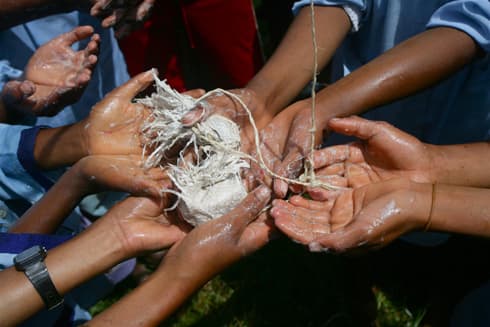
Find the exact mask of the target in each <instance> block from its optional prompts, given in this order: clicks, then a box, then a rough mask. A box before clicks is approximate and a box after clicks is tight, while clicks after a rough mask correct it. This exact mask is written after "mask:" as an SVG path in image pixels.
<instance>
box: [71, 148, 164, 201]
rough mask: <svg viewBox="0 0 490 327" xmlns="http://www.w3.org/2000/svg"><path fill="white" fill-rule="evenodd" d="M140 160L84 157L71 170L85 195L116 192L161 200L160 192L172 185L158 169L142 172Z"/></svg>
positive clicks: (135, 157)
mask: <svg viewBox="0 0 490 327" xmlns="http://www.w3.org/2000/svg"><path fill="white" fill-rule="evenodd" d="M140 159H141V156H135V155H129V156H117V155H95V156H88V157H84V158H83V159H81V160H80V161H78V162H77V163H76V164H75V166H73V167H72V168H71V169H73V170H74V171H76V172H77V176H79V177H80V178H81V179H83V181H85V184H86V185H87V190H86V193H87V194H89V193H96V192H100V191H104V190H115V191H123V192H128V193H131V194H132V195H137V196H138V195H139V196H150V197H152V198H155V199H158V198H161V197H162V193H161V190H162V189H164V188H170V187H171V185H172V183H171V182H170V180H169V179H168V178H167V174H166V172H165V171H163V170H162V169H160V168H153V169H149V170H145V169H143V168H142V165H141V161H140Z"/></svg>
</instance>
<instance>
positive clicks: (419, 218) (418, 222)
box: [271, 179, 431, 252]
mask: <svg viewBox="0 0 490 327" xmlns="http://www.w3.org/2000/svg"><path fill="white" fill-rule="evenodd" d="M330 192H331V193H330V194H329V198H328V200H326V201H308V200H304V199H303V200H300V201H298V200H294V201H291V203H290V204H287V203H285V202H284V201H281V202H280V203H276V201H275V202H274V208H273V209H272V210H271V215H272V217H274V219H275V223H276V226H277V227H278V228H279V229H280V230H281V231H283V232H284V233H285V234H286V235H288V236H289V237H291V238H293V239H295V240H297V241H298V242H301V243H302V244H305V245H307V246H309V248H310V250H311V251H327V250H328V251H334V252H345V251H359V250H365V249H372V248H379V247H382V246H385V245H387V244H389V243H390V242H392V241H393V240H395V239H396V238H398V237H399V236H401V235H403V234H405V233H407V232H410V231H413V230H416V229H421V228H423V227H424V226H425V224H426V221H427V219H428V215H429V212H430V205H431V203H430V202H431V187H430V184H417V183H414V182H411V181H409V180H407V179H392V180H389V181H385V182H381V183H375V184H369V185H366V186H363V187H360V188H358V189H355V190H347V191H330ZM277 202H279V201H277ZM294 210H295V211H294ZM291 212H296V216H293V215H292V214H291ZM322 217H323V218H322ZM293 218H294V219H293Z"/></svg>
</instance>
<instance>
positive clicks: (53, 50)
mask: <svg viewBox="0 0 490 327" xmlns="http://www.w3.org/2000/svg"><path fill="white" fill-rule="evenodd" d="M93 32H94V30H93V28H92V27H91V26H81V27H77V28H75V29H73V30H72V31H71V32H68V33H65V34H62V35H60V36H58V37H56V38H54V39H53V40H51V41H49V42H48V43H46V44H44V45H43V46H41V47H40V48H39V49H38V50H37V51H36V52H35V53H34V55H33V56H32V57H31V59H30V60H29V62H28V63H27V66H26V68H25V71H24V78H25V80H24V81H11V82H9V83H7V84H6V85H5V87H4V89H3V90H2V100H3V102H4V103H5V105H6V106H7V107H11V108H13V109H15V110H18V111H21V112H23V113H26V114H34V115H36V116H53V115H56V114H57V113H58V112H59V111H60V110H62V109H63V108H64V107H65V106H67V105H69V104H71V103H74V102H76V101H78V99H79V98H80V96H81V95H82V94H83V91H84V89H85V87H86V86H87V84H88V82H89V81H90V77H91V74H92V70H93V69H94V67H95V64H96V62H97V53H98V49H99V42H100V37H99V35H97V34H95V35H92V34H93ZM90 35H92V38H91V40H90V42H89V43H88V45H87V46H86V47H85V49H83V50H80V51H77V52H75V51H74V50H73V49H72V48H71V46H72V45H73V44H74V43H76V42H79V41H81V40H83V39H86V38H88V37H89V36H90Z"/></svg>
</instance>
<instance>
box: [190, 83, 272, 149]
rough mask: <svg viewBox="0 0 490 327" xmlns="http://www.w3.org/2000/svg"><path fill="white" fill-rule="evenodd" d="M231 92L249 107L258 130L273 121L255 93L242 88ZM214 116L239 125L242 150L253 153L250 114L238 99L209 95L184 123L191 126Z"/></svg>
mask: <svg viewBox="0 0 490 327" xmlns="http://www.w3.org/2000/svg"><path fill="white" fill-rule="evenodd" d="M229 92H230V93H232V94H234V95H235V96H237V97H238V98H239V99H240V100H241V101H242V102H243V104H245V105H246V106H247V108H248V109H249V111H250V114H251V115H252V117H253V119H254V122H255V125H256V127H257V130H260V129H262V128H263V127H265V126H266V125H267V124H268V123H269V122H270V121H271V119H272V115H271V114H270V113H268V112H267V111H266V110H265V106H264V103H263V101H262V99H261V98H259V97H258V96H257V95H256V93H255V92H254V91H252V90H250V89H247V88H242V89H235V90H230V91H229ZM213 114H217V115H221V116H224V117H226V118H228V119H230V120H232V121H234V122H235V123H236V124H238V126H240V133H241V140H242V147H241V150H242V151H244V152H247V153H248V152H250V151H252V149H253V148H254V145H255V137H254V136H255V135H254V129H253V127H252V124H251V122H250V116H249V113H248V112H247V110H246V109H245V108H244V106H243V105H242V104H241V103H240V102H239V101H237V99H235V98H234V97H232V96H230V95H228V94H225V93H223V92H217V93H213V94H211V95H209V96H208V97H206V98H205V99H204V100H203V101H202V102H200V103H199V104H198V105H197V106H196V108H195V109H194V110H192V111H191V112H189V113H188V114H187V115H186V116H184V118H183V119H182V123H183V124H184V125H187V126H191V125H194V124H195V123H197V122H199V121H203V120H206V118H207V117H209V116H211V115H213Z"/></svg>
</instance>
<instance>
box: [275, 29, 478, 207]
mask: <svg viewBox="0 0 490 327" xmlns="http://www.w3.org/2000/svg"><path fill="white" fill-rule="evenodd" d="M479 52H480V48H479V47H478V46H477V44H476V43H475V41H474V40H473V39H472V38H471V37H470V36H469V35H467V34H466V33H464V32H461V31H459V30H456V29H452V28H445V27H441V28H434V29H431V30H427V31H425V32H423V33H420V34H419V35H417V36H414V37H412V38H410V39H408V40H407V41H405V42H403V43H401V44H399V45H398V46H396V47H395V48H393V49H391V50H389V51H387V52H386V53H384V54H382V55H380V56H379V57H377V58H376V59H374V60H373V61H371V62H369V63H368V64H366V65H364V66H362V67H361V68H359V69H357V70H356V71H354V72H352V73H351V74H349V75H347V76H346V77H344V78H342V79H341V80H339V81H337V82H336V83H334V84H332V85H330V86H328V87H327V88H325V89H323V90H322V91H321V92H320V93H319V94H318V96H317V106H316V110H317V113H316V115H317V116H316V118H317V122H316V142H317V144H319V143H320V141H321V139H322V138H321V136H322V132H323V130H324V129H325V127H326V124H327V122H328V120H329V119H330V118H332V117H343V116H347V115H352V114H358V113H362V112H365V111H367V110H369V109H372V108H373V107H376V106H379V105H382V104H386V103H389V102H391V101H394V100H396V99H400V98H403V97H406V96H409V95H411V94H413V93H416V92H418V91H420V90H423V89H425V88H427V87H429V86H432V85H434V84H435V83H437V82H439V81H441V80H442V79H444V78H446V77H448V76H449V75H451V74H452V73H454V72H456V71H457V70H459V69H461V68H462V67H463V66H464V65H466V64H468V63H469V62H471V60H473V59H474V58H476V57H477V56H478V54H479ZM297 107H301V108H302V109H301V110H300V111H299V113H298V114H297V115H296V117H295V118H294V120H293V122H292V124H291V126H290V127H289V135H288V144H287V145H286V148H285V153H284V158H285V159H284V161H283V162H282V164H281V165H280V166H279V167H278V169H277V172H278V173H279V174H280V175H283V176H287V177H296V176H298V175H299V172H300V171H301V168H302V166H301V164H300V163H301V162H302V159H303V158H305V157H307V156H308V155H309V149H310V143H311V139H310V134H309V127H310V125H311V99H307V100H303V101H300V102H297V103H295V104H293V105H292V106H291V108H294V110H297ZM288 109H289V108H288ZM288 109H286V110H288ZM291 110H293V109H291ZM285 128H288V127H285ZM294 163H299V164H296V165H294ZM291 167H293V169H291ZM274 191H275V192H276V194H277V195H278V196H279V197H284V195H285V194H286V192H287V185H286V184H285V183H284V182H282V181H277V182H276V183H275V185H274Z"/></svg>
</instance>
